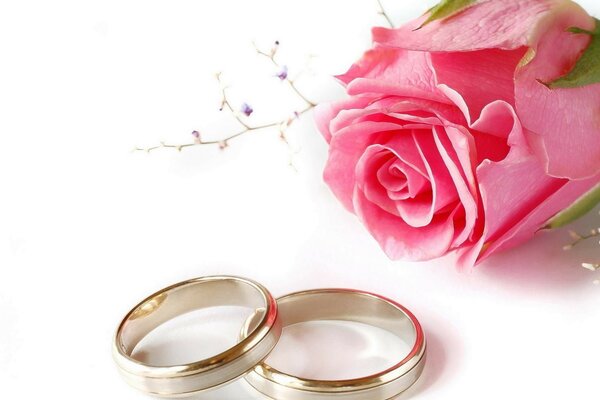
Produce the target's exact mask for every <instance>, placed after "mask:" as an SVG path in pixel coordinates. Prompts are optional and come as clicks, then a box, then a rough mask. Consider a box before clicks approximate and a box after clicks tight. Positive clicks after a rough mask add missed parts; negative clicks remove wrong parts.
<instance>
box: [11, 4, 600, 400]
mask: <svg viewBox="0 0 600 400" xmlns="http://www.w3.org/2000/svg"><path fill="white" fill-rule="evenodd" d="M349 3H352V4H349ZM374 3H375V2H374V1H371V0H364V1H360V2H348V1H342V0H328V1H317V0H306V1H303V2H296V1H290V0H286V1H281V0H280V1H274V0H264V1H257V2H249V1H238V0H235V1H234V0H219V1H202V2H200V1H191V0H187V1H178V2H157V1H148V0H144V1H142V0H137V1H116V0H103V1H85V2H84V1H75V0H73V1H65V0H57V1H52V2H48V1H33V0H30V1H27V0H23V1H19V2H16V1H13V2H8V1H5V2H1V3H0V37H2V39H1V40H0V54H1V57H2V62H1V63H0V110H1V111H0V114H1V117H0V184H1V186H0V188H1V189H0V382H1V385H2V389H1V391H2V392H1V393H2V395H1V396H2V397H3V398H7V399H25V398H46V397H48V396H52V397H53V398H54V397H57V398H61V399H80V398H82V397H83V396H85V397H86V398H87V399H90V400H104V399H107V398H127V399H136V400H137V399H140V400H141V399H146V396H144V395H143V394H140V393H137V392H135V391H134V390H132V389H131V388H129V387H128V386H127V385H126V384H125V383H124V382H123V381H122V380H121V379H120V377H119V375H118V373H117V370H116V368H115V367H114V365H113V362H112V359H111V354H110V344H111V338H112V334H113V330H114V328H115V326H116V324H117V323H118V321H119V319H120V318H121V317H122V315H123V314H124V313H125V312H127V310H128V309H129V307H130V306H131V305H132V304H135V302H136V301H138V300H139V299H141V298H143V297H144V296H145V295H147V294H148V293H150V292H151V291H152V290H158V289H160V288H161V287H163V286H165V285H166V284H169V283H172V282H176V281H179V280H183V279H186V278H191V277H196V276H202V275H208V274H224V273H227V274H238V275H244V276H248V277H250V278H253V279H256V280H258V281H260V282H262V283H264V284H265V285H266V286H267V287H268V288H269V289H270V290H271V291H272V293H273V294H274V295H275V296H280V295H282V294H285V293H288V292H290V291H296V290H301V289H307V288H317V287H331V286H338V287H353V288H358V289H363V290H368V291H374V292H377V293H380V294H382V295H385V296H388V297H390V298H392V299H394V300H396V301H398V302H400V303H401V304H404V305H406V306H407V307H408V308H410V309H411V310H412V311H413V312H414V313H415V314H416V315H417V316H418V317H419V320H420V321H421V322H422V324H423V326H424V329H425V331H426V333H427V337H428V351H429V355H428V356H429V358H428V362H427V367H426V369H425V371H424V375H423V376H422V378H421V380H420V381H419V382H418V383H417V384H416V385H415V386H414V387H413V388H411V389H410V390H408V391H407V392H406V393H405V394H403V395H402V396H401V399H419V400H439V399H446V398H458V397H460V398H461V399H474V400H475V399H477V400H478V399H481V398H485V399H487V400H505V399H507V398H543V399H545V400H554V399H556V400H562V399H566V398H573V399H580V400H595V399H597V398H598V395H599V393H600V387H599V386H598V365H599V362H600V341H599V340H598V337H599V335H600V286H595V285H594V284H593V283H592V282H593V281H594V280H595V279H600V274H594V273H591V272H589V271H586V270H584V269H583V268H581V267H579V262H581V261H583V260H587V259H589V258H590V257H591V256H592V255H593V254H596V256H597V257H598V250H597V249H596V248H594V247H592V245H593V244H591V245H590V246H589V247H583V248H580V249H576V250H574V251H572V252H570V253H565V252H563V251H562V250H561V246H562V244H564V243H565V242H567V241H568V240H569V239H568V237H567V236H566V234H565V232H555V233H552V234H550V235H545V236H543V237H540V238H538V239H537V240H535V241H534V242H531V243H529V244H527V245H525V246H524V247H521V248H519V249H516V250H514V251H511V252H509V253H505V254H502V255H499V256H497V257H495V258H494V259H492V260H490V261H489V262H487V263H486V264H485V265H482V266H481V267H479V268H478V269H476V270H475V271H473V272H472V273H458V272H456V271H455V270H454V269H453V268H452V267H449V266H447V265H445V264H444V262H443V261H442V262H436V263H429V264H424V265H416V264H402V263H393V262H390V261H388V260H387V259H386V258H385V256H384V255H383V254H382V252H381V251H380V249H379V248H378V246H377V244H376V243H375V242H374V240H373V239H372V238H371V237H370V236H369V235H368V233H367V232H366V231H365V229H364V228H363V227H362V226H360V224H359V223H358V222H357V221H356V219H355V218H354V217H353V216H351V215H349V214H348V213H347V212H345V211H344V210H343V209H342V207H341V206H340V205H339V204H338V203H337V202H336V201H335V200H334V199H333V196H332V195H331V193H330V192H329V190H328V189H327V187H326V186H325V185H324V184H323V182H322V180H321V170H322V167H323V164H324V160H325V156H326V151H327V150H326V146H325V144H324V143H323V140H322V139H321V137H320V136H319V135H318V134H317V133H316V132H315V130H314V128H313V124H312V122H311V121H310V119H309V118H307V119H305V120H303V121H302V122H301V123H300V124H298V125H297V126H295V127H294V128H293V130H292V131H291V132H290V141H291V142H292V145H293V147H294V149H295V150H297V151H298V152H297V154H295V155H294V156H293V161H294V165H295V167H296V169H297V170H298V172H296V171H295V170H294V169H292V168H289V167H288V166H287V164H288V161H289V158H290V156H289V151H288V149H287V148H286V146H285V145H284V144H282V143H281V141H279V140H278V138H277V133H276V132H273V133H268V132H262V133H258V134H256V135H255V136H252V137H251V136H248V137H244V138H241V139H240V140H238V141H236V142H232V143H231V147H230V148H229V149H227V151H226V152H221V151H219V150H218V149H215V148H194V149H191V150H189V151H184V152H182V153H176V152H172V151H168V150H165V151H159V152H156V153H153V154H150V155H147V154H131V153H129V150H130V149H131V148H133V147H134V146H137V145H142V146H144V145H154V144H156V143H157V142H158V141H159V140H168V141H169V142H181V143H183V142H187V141H189V140H190V139H191V137H190V134H189V132H191V131H192V130H193V129H203V130H210V129H211V128H223V129H225V128H227V126H226V124H225V123H223V122H222V120H221V119H220V117H219V115H218V113H217V111H216V109H217V108H218V102H219V94H218V88H217V86H216V85H215V83H214V79H213V73H214V72H216V71H219V70H224V71H225V73H226V74H227V75H226V76H227V80H228V81H229V82H230V83H231V84H232V89H231V93H232V97H233V98H234V99H235V101H236V102H241V101H248V102H250V103H252V105H253V106H254V108H255V110H256V113H255V116H253V118H255V119H256V121H257V122H259V121H261V120H265V119H267V118H268V117H269V116H270V115H272V114H273V113H282V114H285V113H286V112H287V110H290V109H292V108H293V107H294V104H290V103H291V102H292V98H291V97H290V98H289V101H288V100H286V99H284V100H279V97H278V96H280V95H283V93H286V92H283V91H282V90H283V89H282V88H281V87H280V85H279V82H277V81H276V80H273V78H272V77H271V75H272V74H273V73H274V71H272V69H271V68H270V66H269V65H268V63H265V62H264V60H260V59H257V58H256V57H255V55H254V54H253V50H252V47H251V44H250V42H251V40H253V39H256V40H257V42H258V43H259V44H261V45H264V46H269V44H270V43H271V42H272V41H273V40H275V39H278V40H280V41H281V43H282V46H281V56H282V61H284V62H286V63H287V64H289V66H290V70H291V72H292V73H293V71H294V69H296V70H297V68H295V67H296V66H299V65H303V64H304V61H305V56H307V55H308V54H309V53H314V54H316V55H318V56H319V57H318V58H316V59H314V62H313V68H314V69H315V70H317V71H319V72H321V73H324V74H327V73H336V72H342V71H343V70H344V69H345V68H346V66H347V65H349V63H350V62H351V61H352V60H354V59H355V58H356V57H358V55H359V54H360V53H361V52H362V50H363V49H365V48H366V47H367V46H368V44H369V36H368V35H369V34H368V30H369V27H370V26H371V25H373V24H376V23H380V22H381V23H382V20H381V19H380V17H379V16H378V15H377V9H376V4H374ZM388 3H391V4H390V6H393V7H390V13H391V14H392V15H393V16H394V17H395V19H396V20H397V21H400V20H402V19H408V18H412V17H414V16H416V15H418V14H419V13H421V12H423V11H424V10H425V9H426V8H427V6H428V5H431V4H432V3H433V1H427V2H418V3H422V4H417V2H409V1H388ZM425 3H426V4H425ZM581 4H583V5H585V6H586V7H587V8H588V10H589V11H590V12H591V13H592V14H596V15H599V14H600V4H598V3H596V2H594V1H592V0H587V1H581ZM261 74H262V76H263V78H255V77H257V76H261ZM318 82H320V83H321V82H322V84H319V85H312V84H310V82H308V80H307V81H305V82H304V83H303V84H302V88H303V89H304V91H305V92H306V93H307V95H313V96H314V98H315V99H317V100H323V99H327V98H333V97H336V96H340V95H341V93H340V91H339V90H338V89H337V88H336V86H335V85H334V84H332V83H330V82H329V81H326V80H324V79H322V78H319V79H318ZM315 86H316V87H315ZM273 105H274V106H273ZM267 107H269V108H268V109H267ZM598 220H599V218H597V217H596V218H592V219H588V220H587V221H584V222H581V223H580V224H579V226H580V227H582V229H583V228H584V227H586V228H591V227H592V226H597V225H598V223H599V221H598ZM351 343H352V342H349V344H351ZM312 356H314V357H315V360H314V362H315V370H316V371H318V368H319V364H320V363H321V362H322V360H319V359H318V358H319V357H318V354H312ZM344 359H345V358H342V360H344ZM32 382H35V384H34V385H32ZM200 399H202V400H204V399H211V400H231V399H260V397H259V396H258V395H256V394H255V393H254V392H253V391H252V390H251V389H250V388H248V386H247V385H246V384H245V383H244V382H243V381H238V382H237V383H236V384H234V385H232V386H231V387H226V388H223V389H221V390H219V391H217V392H214V393H210V394H205V395H203V396H201V397H198V400H200Z"/></svg>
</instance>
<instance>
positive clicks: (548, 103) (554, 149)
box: [516, 2, 600, 179]
mask: <svg viewBox="0 0 600 400" xmlns="http://www.w3.org/2000/svg"><path fill="white" fill-rule="evenodd" d="M572 26H576V27H580V28H583V29H591V30H593V29H594V26H595V23H594V21H593V19H592V18H591V17H590V16H589V15H588V14H587V13H586V12H585V11H584V10H583V9H582V8H581V7H579V6H578V5H577V4H575V3H572V2H565V3H564V4H563V5H562V6H561V7H558V8H556V9H555V10H554V11H553V12H552V13H551V14H549V15H548V17H547V18H546V19H544V21H543V23H542V24H541V26H540V27H539V35H540V38H539V43H538V44H537V48H536V57H535V58H534V59H533V61H532V62H530V63H529V64H528V65H527V66H525V67H524V68H522V69H521V70H520V71H518V72H517V75H516V104H517V111H518V113H519V116H520V118H521V121H522V123H523V126H524V127H525V128H527V129H528V131H530V132H532V133H533V135H534V136H533V137H531V138H530V139H529V141H530V142H531V143H533V144H535V145H534V146H532V147H533V149H534V151H535V152H536V155H537V156H538V158H539V159H540V160H541V161H542V162H543V163H544V165H545V168H546V170H547V172H548V173H549V174H550V175H552V176H555V177H561V178H569V179H582V178H587V177H590V176H594V175H596V174H597V173H598V172H600V146H599V145H598V143H599V138H600V113H599V111H600V106H599V104H600V84H594V85H589V86H585V87H581V88H572V89H553V90H550V89H548V88H547V87H545V86H544V85H543V84H541V83H539V82H538V81H537V80H538V79H539V80H542V81H544V82H550V81H552V80H554V79H556V78H558V77H560V76H562V75H564V74H565V73H566V72H568V71H569V70H570V69H571V68H572V66H573V65H574V64H575V62H576V60H577V59H578V58H579V56H580V55H581V52H582V51H583V49H585V47H586V46H587V45H588V43H589V41H590V37H589V35H585V34H573V33H570V32H567V31H566V30H567V28H569V27H572Z"/></svg>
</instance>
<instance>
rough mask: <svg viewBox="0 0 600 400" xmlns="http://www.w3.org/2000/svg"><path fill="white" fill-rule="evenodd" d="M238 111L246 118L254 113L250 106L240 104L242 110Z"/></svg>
mask: <svg viewBox="0 0 600 400" xmlns="http://www.w3.org/2000/svg"><path fill="white" fill-rule="evenodd" d="M240 111H241V112H242V114H244V115H245V116H246V117H249V116H251V115H252V113H253V112H254V109H253V108H252V107H251V106H250V104H248V103H244V104H242V108H241V109H240Z"/></svg>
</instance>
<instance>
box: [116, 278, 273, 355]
mask: <svg viewBox="0 0 600 400" xmlns="http://www.w3.org/2000/svg"><path fill="white" fill-rule="evenodd" d="M219 306H242V307H249V308H251V309H255V310H258V309H260V310H264V309H265V307H267V299H266V297H265V296H264V294H263V293H262V292H261V291H260V290H259V289H258V288H257V287H255V286H253V285H252V284H251V283H249V282H246V281H241V280H233V279H231V280H230V279H227V280H198V281H189V282H186V283H185V284H183V285H175V286H172V287H170V288H167V289H165V290H162V291H160V292H158V293H157V294H155V295H153V296H151V297H149V298H148V299H146V300H144V301H143V302H142V303H141V304H140V305H138V306H137V307H136V308H135V309H134V310H132V311H131V312H130V313H129V314H128V315H127V317H126V318H125V320H124V321H123V323H122V326H121V329H120V331H119V337H118V340H119V342H120V344H121V349H122V351H123V353H124V354H125V355H127V356H131V354H132V353H133V351H134V350H135V347H136V346H137V345H138V344H139V343H140V341H141V340H142V339H143V338H144V337H145V336H146V335H148V334H149V333H150V332H151V331H153V330H154V329H156V328H157V327H158V326H160V325H162V324H163V323H165V322H167V321H169V320H171V319H173V318H176V317H178V316H180V315H183V314H186V313H188V312H191V311H195V310H200V309H203V308H209V307H219ZM264 315H265V314H264V311H263V312H257V313H256V314H255V316H256V319H255V320H254V321H255V323H254V324H253V327H252V329H251V330H250V331H249V333H248V335H251V334H252V332H253V331H254V330H255V329H256V328H258V327H259V325H260V323H261V322H263V321H264Z"/></svg>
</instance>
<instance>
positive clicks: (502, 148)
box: [316, 0, 600, 265]
mask: <svg viewBox="0 0 600 400" xmlns="http://www.w3.org/2000/svg"><path fill="white" fill-rule="evenodd" d="M426 18H427V17H426V16H424V17H422V18H419V19H418V20H416V21H413V22H410V23H408V24H407V25H405V26H403V27H401V28H399V29H385V28H375V29H374V31H373V35H374V41H375V46H374V48H373V49H371V50H369V51H367V52H366V53H365V54H364V56H363V57H362V59H361V60H359V61H358V63H356V64H355V65H353V66H352V67H351V68H350V70H349V71H348V72H346V73H345V74H344V75H342V76H339V79H340V81H341V82H343V83H344V84H345V85H346V90H347V93H348V95H349V97H348V98H347V99H345V100H343V101H339V102H335V103H332V104H324V105H321V106H319V107H318V108H317V112H316V120H317V124H318V126H319V129H320V130H321V132H322V133H323V135H324V136H325V138H326V140H327V142H328V143H329V160H328V162H327V166H326V168H325V172H324V179H325V181H326V182H327V183H328V185H329V186H330V187H331V189H332V191H333V192H334V194H335V195H336V196H337V198H338V199H339V200H340V201H341V202H342V203H343V204H344V206H345V207H346V208H347V209H348V210H350V211H352V212H354V213H355V214H356V215H357V216H358V217H359V219H360V220H361V221H362V222H363V223H364V225H365V226H366V227H367V229H368V230H369V231H370V232H371V234H372V235H373V236H374V237H375V239H376V240H377V241H378V242H379V244H380V245H381V247H382V248H383V250H384V251H385V252H386V254H387V255H388V256H389V257H390V258H392V259H408V260H428V259H432V258H436V257H440V256H442V255H445V254H447V253H449V252H457V253H458V256H459V263H460V264H461V265H474V264H475V263H477V262H479V261H481V260H483V259H484V258H486V257H487V256H489V255H490V254H492V253H493V252H495V251H497V250H500V249H504V248H508V247H510V246H513V245H516V244H518V243H521V242H523V241H524V240H527V239H529V238H531V237H532V236H533V235H534V233H535V232H536V231H537V230H539V229H540V228H541V227H542V226H543V225H544V224H545V223H546V221H548V219H549V218H551V217H552V216H553V215H555V214H556V213H557V212H559V211H560V210H562V209H564V208H566V207H568V206H569V205H570V204H571V203H573V202H574V201H575V200H576V199H577V198H579V197H580V196H581V195H583V194H584V193H585V192H587V191H588V190H590V189H591V188H593V187H594V186H595V185H596V184H597V183H598V182H599V181H600V175H598V174H599V172H600V145H599V143H600V117H598V109H599V108H598V107H599V106H598V105H599V104H600V85H598V84H595V85H590V86H586V87H583V88H577V89H554V90H550V89H548V88H547V87H546V86H544V85H543V84H542V83H540V81H551V80H553V79H556V78H558V77H560V76H562V75H564V74H565V73H566V72H568V71H569V70H570V69H571V68H572V67H573V66H574V64H575V62H576V61H577V60H578V58H579V57H580V55H581V53H582V52H583V51H584V50H585V48H586V47H587V46H588V44H589V42H590V36H589V35H582V34H578V35H577V34H573V33H569V32H567V31H566V30H567V28H569V27H572V26H577V27H580V28H583V29H588V30H593V29H594V27H595V21H594V19H593V18H591V17H590V16H589V15H588V14H587V13H586V12H585V11H584V10H583V9H581V8H580V7H579V6H578V5H576V4H575V3H573V2H571V1H566V0H503V1H495V0H488V1H485V0H484V1H480V2H478V3H476V4H475V5H474V6H472V7H470V8H468V9H466V10H464V11H462V12H461V13H459V14H457V15H455V16H453V17H451V18H448V19H445V20H441V21H435V22H432V23H430V24H428V25H426V26H425V27H423V28H422V29H419V30H415V28H417V27H419V26H420V25H421V24H422V23H423V21H424V20H425V19H426Z"/></svg>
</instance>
